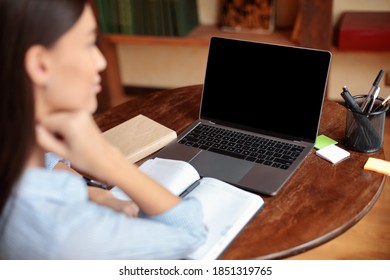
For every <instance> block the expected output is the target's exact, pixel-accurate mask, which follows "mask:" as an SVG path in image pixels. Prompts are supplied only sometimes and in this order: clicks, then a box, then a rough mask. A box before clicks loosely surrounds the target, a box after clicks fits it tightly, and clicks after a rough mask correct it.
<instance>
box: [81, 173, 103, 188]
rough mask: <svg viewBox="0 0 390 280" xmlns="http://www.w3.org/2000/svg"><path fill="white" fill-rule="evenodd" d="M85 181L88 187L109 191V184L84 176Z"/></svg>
mask: <svg viewBox="0 0 390 280" xmlns="http://www.w3.org/2000/svg"><path fill="white" fill-rule="evenodd" d="M83 179H84V181H85V183H87V185H88V186H90V187H96V188H101V189H103V190H107V184H105V183H102V182H99V181H97V180H93V179H90V178H87V177H85V176H83Z"/></svg>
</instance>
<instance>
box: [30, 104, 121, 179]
mask: <svg viewBox="0 0 390 280" xmlns="http://www.w3.org/2000/svg"><path fill="white" fill-rule="evenodd" d="M36 131H37V141H38V144H39V145H40V146H41V147H42V148H43V149H45V150H47V151H51V152H53V153H55V154H57V155H59V156H60V157H62V158H64V159H67V160H69V161H70V162H72V166H73V167H75V168H76V169H77V170H79V171H82V172H85V173H86V174H91V175H96V174H99V170H100V169H102V168H104V164H103V163H107V160H109V159H110V157H107V155H117V154H119V151H117V149H116V148H114V147H113V146H112V145H111V144H109V143H108V142H107V141H106V140H105V139H104V138H103V137H102V135H101V131H100V130H99V128H98V127H97V126H96V124H95V122H94V120H93V118H92V116H91V115H90V114H89V113H87V112H83V111H74V112H60V113H53V114H50V115H48V116H46V117H45V118H44V119H43V120H42V121H41V123H39V124H37V126H36ZM107 164H109V163H107ZM112 164H115V162H113V163H112ZM96 169H98V170H96ZM94 177H96V176H94Z"/></svg>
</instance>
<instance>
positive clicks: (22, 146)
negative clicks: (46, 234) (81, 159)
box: [0, 0, 88, 215]
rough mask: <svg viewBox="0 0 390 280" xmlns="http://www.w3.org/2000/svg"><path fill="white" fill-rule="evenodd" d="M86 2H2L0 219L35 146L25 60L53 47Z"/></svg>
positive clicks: (8, 0)
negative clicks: (38, 50) (36, 49)
mask: <svg viewBox="0 0 390 280" xmlns="http://www.w3.org/2000/svg"><path fill="white" fill-rule="evenodd" d="M87 2H88V0H0V215H1V213H2V210H3V208H4V206H5V203H6V201H7V199H8V197H9V195H10V193H11V190H12V187H13V186H14V185H15V183H16V182H17V180H18V178H19V177H20V176H21V174H22V171H23V167H24V165H25V163H26V160H27V158H28V156H29V154H30V152H31V151H32V148H33V147H34V145H35V123H34V98H33V92H32V84H31V80H30V79H29V77H28V75H27V73H26V70H25V66H24V59H25V54H26V52H27V50H28V49H29V48H30V47H31V46H33V45H36V44H39V45H43V46H45V47H50V46H52V45H53V44H54V43H55V42H56V41H57V40H58V38H59V37H60V36H61V35H62V34H64V33H65V32H66V31H67V30H69V29H70V27H72V26H73V25H74V24H75V22H76V21H77V20H78V19H79V17H80V16H81V14H82V12H83V10H84V7H85V4H86V3H87Z"/></svg>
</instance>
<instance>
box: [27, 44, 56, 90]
mask: <svg viewBox="0 0 390 280" xmlns="http://www.w3.org/2000/svg"><path fill="white" fill-rule="evenodd" d="M24 63H25V68H26V71H27V75H28V76H29V77H30V79H31V81H32V82H33V84H34V85H35V86H38V87H47V86H48V84H49V81H50V75H49V69H50V67H49V65H50V62H49V55H48V50H47V48H45V47H44V46H42V45H33V46H31V47H30V48H29V49H28V50H27V52H26V56H25V62H24Z"/></svg>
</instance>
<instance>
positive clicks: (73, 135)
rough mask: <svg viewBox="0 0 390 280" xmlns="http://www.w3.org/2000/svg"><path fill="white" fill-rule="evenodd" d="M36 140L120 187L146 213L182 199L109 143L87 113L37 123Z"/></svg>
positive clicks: (65, 114) (59, 115) (154, 212)
mask: <svg viewBox="0 0 390 280" xmlns="http://www.w3.org/2000/svg"><path fill="white" fill-rule="evenodd" d="M36 131H37V142H38V144H39V145H40V146H41V147H42V148H43V149H45V150H46V151H51V152H53V153H55V154H57V155H58V156H60V157H62V158H64V159H67V160H69V161H70V162H71V163H72V166H73V167H74V168H75V169H76V170H78V171H80V172H81V173H83V174H88V175H90V176H91V177H92V178H96V179H98V180H100V181H103V182H106V183H108V184H109V185H115V186H120V188H121V189H122V190H123V191H124V192H125V193H126V194H127V195H128V196H129V197H131V198H132V200H133V201H134V202H135V203H136V204H137V205H138V206H139V208H140V209H141V210H142V212H143V213H145V214H147V215H158V214H161V213H163V212H164V211H167V210H168V209H170V208H172V207H173V206H175V205H176V204H178V203H179V202H180V198H178V197H177V196H175V195H173V194H172V193H170V192H169V191H168V190H167V189H165V188H164V187H163V186H161V185H160V184H159V183H158V182H156V181H155V180H153V179H152V178H150V177H149V176H147V175H146V174H144V173H143V172H141V171H140V170H139V169H138V168H137V166H135V165H134V164H131V163H129V162H128V161H127V159H126V158H125V157H124V156H123V155H122V154H121V153H120V152H119V150H118V149H117V148H115V147H113V146H112V145H111V144H110V143H108V142H107V141H106V140H105V139H104V137H103V136H102V135H101V131H100V130H99V129H98V127H97V126H96V124H95V122H94V120H93V118H92V116H91V115H90V114H88V113H87V112H81V111H77V112H59V113H53V114H50V115H48V116H46V117H45V118H44V119H42V120H41V122H40V123H39V124H37V125H36Z"/></svg>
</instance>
